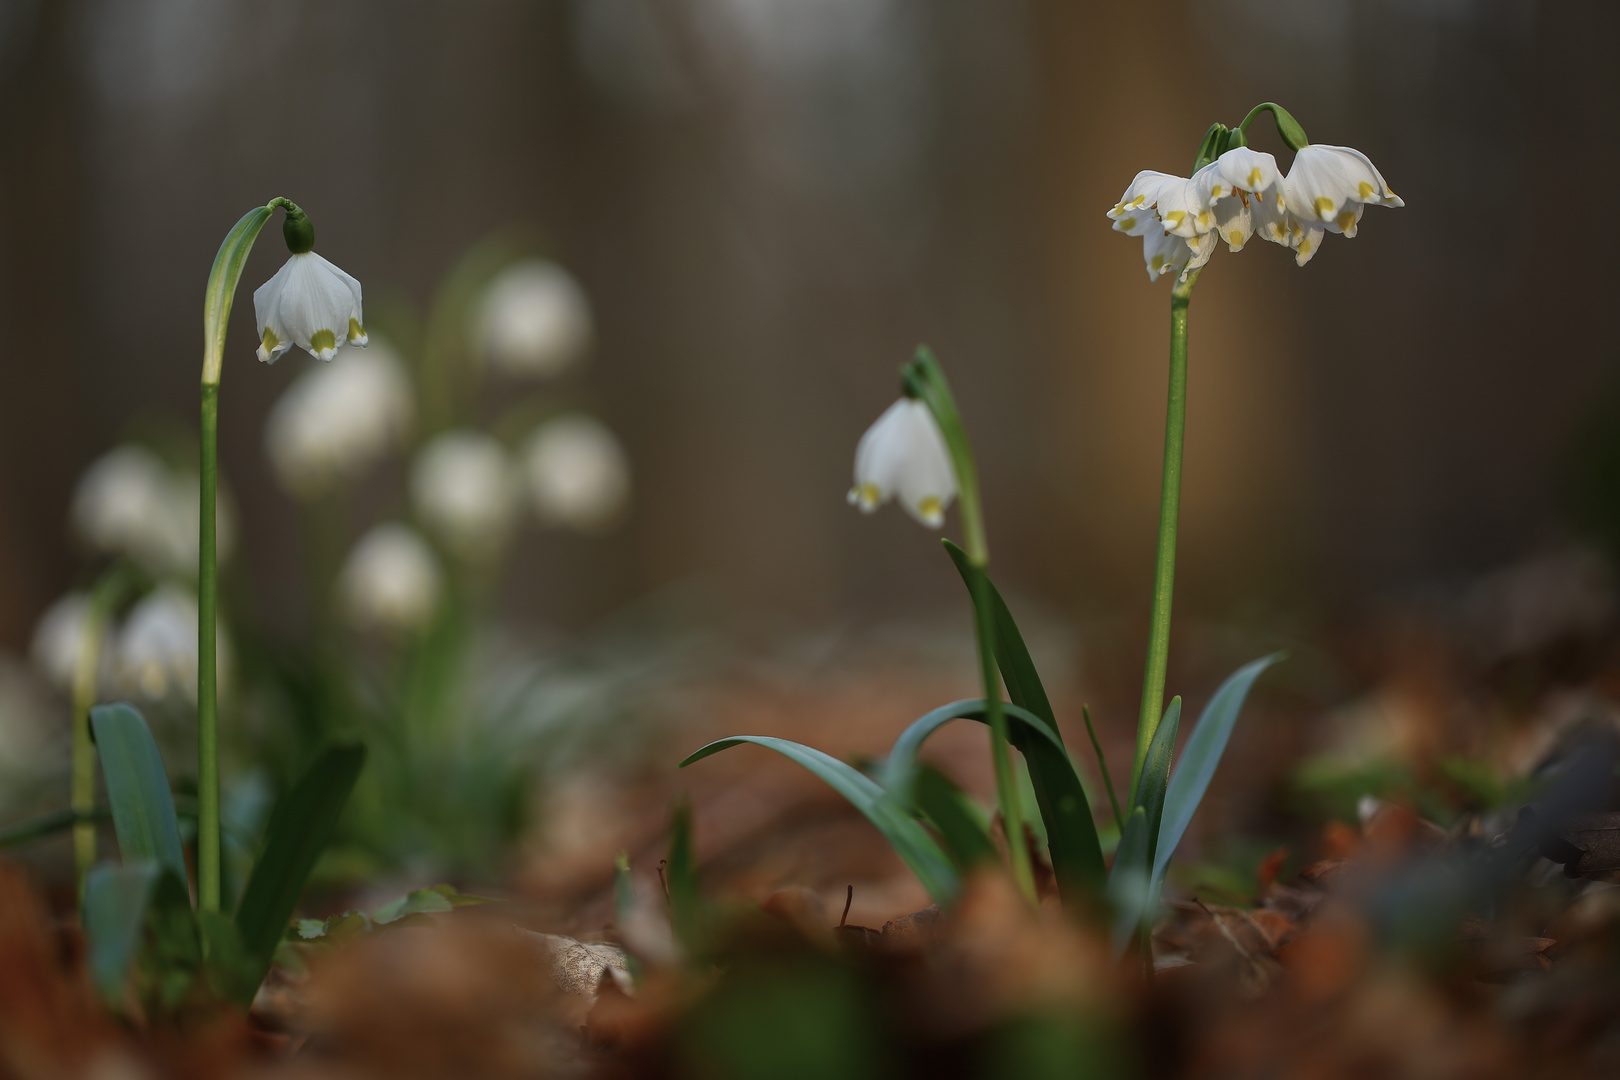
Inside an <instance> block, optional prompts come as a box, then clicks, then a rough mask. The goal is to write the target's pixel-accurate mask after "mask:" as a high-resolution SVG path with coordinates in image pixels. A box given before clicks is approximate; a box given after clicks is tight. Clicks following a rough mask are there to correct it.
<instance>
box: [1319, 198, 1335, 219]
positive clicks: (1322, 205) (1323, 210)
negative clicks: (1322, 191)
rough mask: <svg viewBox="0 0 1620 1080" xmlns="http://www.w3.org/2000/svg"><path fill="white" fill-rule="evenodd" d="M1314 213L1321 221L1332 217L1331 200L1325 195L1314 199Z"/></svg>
mask: <svg viewBox="0 0 1620 1080" xmlns="http://www.w3.org/2000/svg"><path fill="white" fill-rule="evenodd" d="M1316 213H1317V214H1318V216H1320V217H1321V219H1322V220H1323V221H1326V220H1327V219H1328V218H1330V217H1332V216H1333V200H1332V199H1330V198H1328V197H1327V196H1326V195H1319V196H1317V198H1316Z"/></svg>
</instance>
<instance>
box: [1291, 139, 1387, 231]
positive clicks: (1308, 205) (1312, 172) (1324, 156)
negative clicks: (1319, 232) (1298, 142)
mask: <svg viewBox="0 0 1620 1080" xmlns="http://www.w3.org/2000/svg"><path fill="white" fill-rule="evenodd" d="M1288 190H1289V195H1290V208H1291V209H1292V210H1293V212H1294V213H1295V214H1297V215H1299V218H1300V220H1301V221H1302V222H1305V223H1307V224H1319V225H1320V227H1321V228H1323V229H1325V230H1327V231H1328V232H1336V233H1343V234H1344V235H1345V236H1347V237H1353V236H1355V235H1356V226H1357V224H1358V223H1359V222H1360V221H1361V212H1362V210H1363V209H1364V208H1365V207H1367V206H1369V205H1371V206H1405V205H1406V203H1405V201H1404V200H1402V199H1401V198H1400V196H1398V195H1396V194H1395V193H1394V192H1393V191H1391V190H1389V185H1388V184H1387V183H1385V182H1384V177H1383V175H1382V174H1381V173H1379V171H1378V170H1377V169H1376V168H1375V167H1374V166H1373V163H1372V162H1371V161H1369V160H1367V155H1366V154H1363V153H1362V152H1361V151H1360V150H1354V149H1352V148H1350V147H1348V146H1322V145H1319V144H1316V143H1312V144H1311V145H1309V146H1306V147H1303V148H1302V149H1300V150H1299V151H1298V152H1297V153H1296V154H1295V155H1294V164H1293V165H1292V166H1290V167H1289V169H1288Z"/></svg>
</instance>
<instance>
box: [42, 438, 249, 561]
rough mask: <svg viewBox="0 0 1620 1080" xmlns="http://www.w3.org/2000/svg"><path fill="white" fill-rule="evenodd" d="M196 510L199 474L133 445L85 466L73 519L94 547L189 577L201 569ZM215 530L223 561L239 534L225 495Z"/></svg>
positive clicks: (74, 499)
mask: <svg viewBox="0 0 1620 1080" xmlns="http://www.w3.org/2000/svg"><path fill="white" fill-rule="evenodd" d="M197 512H198V500H197V475H196V474H195V473H185V472H177V471H175V470H173V469H171V468H169V466H168V465H167V464H165V463H164V462H163V460H162V459H161V458H159V457H158V456H157V455H156V454H154V453H153V452H152V451H150V450H148V449H146V448H145V447H144V446H138V445H135V444H133V443H129V444H126V445H123V446H119V447H117V448H115V449H113V450H111V451H109V452H108V453H106V454H104V455H102V456H101V457H100V458H98V459H97V460H96V461H95V462H94V463H93V464H91V466H90V467H89V468H88V469H86V470H85V472H84V475H83V476H81V477H80V478H79V483H78V486H77V488H75V489H74V492H73V504H72V508H71V509H70V511H69V517H70V520H71V521H72V523H73V529H74V531H75V532H76V533H77V534H78V535H79V536H80V538H82V539H83V540H84V541H85V543H86V544H88V545H89V546H90V547H91V549H92V550H94V551H96V552H98V553H101V554H107V555H125V556H128V557H129V558H130V559H133V560H134V561H135V562H136V563H138V564H140V565H141V566H142V567H143V568H145V569H146V570H147V571H148V572H149V573H152V574H157V575H164V574H174V575H180V576H187V575H194V574H196V572H197V542H198V541H197V534H198V531H199V530H198V528H197ZM214 528H215V538H216V543H217V544H218V550H219V555H220V558H222V559H223V558H224V557H225V556H226V555H227V554H228V553H229V551H230V549H231V545H232V542H233V540H234V539H235V534H236V530H235V520H234V518H233V516H232V514H231V512H230V508H229V503H228V501H227V500H226V498H225V497H224V495H223V493H221V497H220V499H219V501H218V503H217V504H216V512H215V526H214Z"/></svg>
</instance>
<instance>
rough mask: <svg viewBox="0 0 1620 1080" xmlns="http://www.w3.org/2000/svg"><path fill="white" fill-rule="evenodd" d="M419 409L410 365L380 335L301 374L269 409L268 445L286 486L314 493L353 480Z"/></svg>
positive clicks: (400, 436)
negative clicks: (370, 345)
mask: <svg viewBox="0 0 1620 1080" xmlns="http://www.w3.org/2000/svg"><path fill="white" fill-rule="evenodd" d="M414 412H415V400H414V398H413V397H412V395H411V382H410V378H409V377H408V376H407V375H406V374H405V369H404V365H403V364H401V363H400V361H399V360H398V358H397V357H396V356H395V355H394V351H393V350H392V349H390V348H388V346H387V343H386V342H383V341H381V340H379V341H378V342H377V343H376V345H375V347H373V348H371V349H368V350H367V351H366V352H363V353H357V354H356V355H354V356H351V357H349V358H348V359H346V360H344V362H343V363H341V364H333V365H331V366H330V367H328V366H326V365H319V366H316V367H313V368H311V369H310V370H309V371H307V372H305V373H304V374H303V375H300V376H299V377H298V379H297V381H295V382H294V383H293V384H292V385H291V386H290V387H288V388H287V392H286V393H284V394H282V396H281V399H280V400H279V401H277V402H276V404H275V407H274V408H272V409H271V410H270V418H269V420H268V421H266V423H265V429H264V446H265V451H266V453H268V454H269V456H270V464H271V466H272V467H273V469H274V471H275V474H276V479H277V480H278V481H279V482H280V484H281V486H282V487H283V488H284V489H285V490H286V491H287V492H288V493H289V494H291V495H294V496H297V497H298V498H310V497H311V496H314V495H318V494H321V493H322V492H325V491H329V490H331V489H332V488H334V487H336V486H338V485H340V484H344V483H348V482H350V481H353V480H354V479H356V478H357V477H358V476H359V475H360V474H361V473H362V472H363V471H365V470H366V469H367V468H369V467H370V466H371V465H372V464H374V463H375V462H376V461H377V460H378V459H379V458H381V457H382V456H383V455H384V454H386V453H387V452H388V451H389V450H391V449H392V448H393V447H395V446H397V445H398V444H399V442H400V441H401V440H402V439H403V438H404V437H405V433H406V431H407V430H408V429H409V428H410V426H411V421H412V418H413V414H414Z"/></svg>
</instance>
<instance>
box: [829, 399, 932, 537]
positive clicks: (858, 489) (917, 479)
mask: <svg viewBox="0 0 1620 1080" xmlns="http://www.w3.org/2000/svg"><path fill="white" fill-rule="evenodd" d="M896 495H898V496H899V498H900V502H901V505H903V506H904V507H905V508H906V511H907V512H908V513H909V514H911V516H912V517H914V518H916V519H917V520H918V521H920V522H922V523H923V524H924V525H927V526H929V527H930V528H936V529H937V528H938V527H939V526H940V525H942V524H944V522H945V511H946V509H948V508H949V507H950V505H951V501H952V500H953V499H955V498H956V470H955V468H954V467H953V466H952V464H951V459H950V453H949V451H948V450H947V449H946V447H945V438H944V436H943V435H941V434H940V431H939V426H938V425H937V424H936V423H934V416H933V414H932V413H931V412H929V411H928V406H927V405H925V404H923V403H922V402H921V401H915V400H913V399H910V398H901V399H900V400H899V401H896V402H895V403H894V404H893V405H891V406H889V407H888V409H886V410H884V413H883V415H882V416H880V417H878V419H877V421H876V423H874V424H873V425H872V426H871V427H870V428H868V429H867V431H866V434H865V435H862V436H861V441H860V443H859V445H858V446H857V447H856V448H855V486H854V487H853V488H852V489H851V491H850V494H849V501H850V502H851V503H854V504H856V505H858V506H860V508H861V509H862V510H865V511H867V512H868V513H870V512H871V511H873V510H875V509H877V507H878V506H880V505H882V504H883V503H885V502H887V501H888V500H889V499H891V498H893V497H895V496H896Z"/></svg>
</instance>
